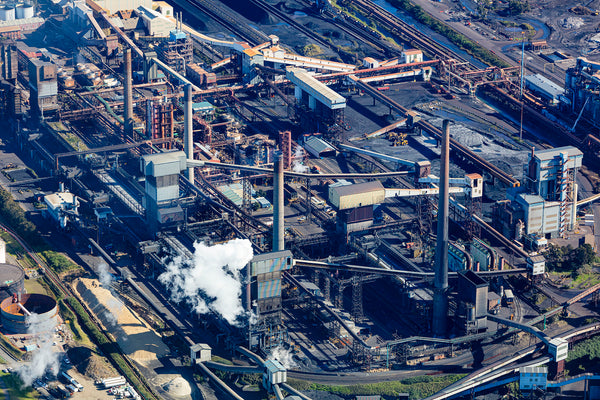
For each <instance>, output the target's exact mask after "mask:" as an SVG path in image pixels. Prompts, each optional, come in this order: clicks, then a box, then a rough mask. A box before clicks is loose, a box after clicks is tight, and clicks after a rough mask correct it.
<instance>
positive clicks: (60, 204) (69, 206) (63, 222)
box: [44, 185, 79, 228]
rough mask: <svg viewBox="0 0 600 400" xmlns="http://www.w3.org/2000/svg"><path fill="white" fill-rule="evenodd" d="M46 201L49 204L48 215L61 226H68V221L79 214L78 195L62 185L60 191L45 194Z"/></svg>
mask: <svg viewBox="0 0 600 400" xmlns="http://www.w3.org/2000/svg"><path fill="white" fill-rule="evenodd" d="M61 186H62V185H61ZM44 203H46V206H47V209H46V215H47V216H49V217H51V218H52V219H54V220H55V221H56V222H58V224H59V225H60V227H61V228H64V227H66V226H67V222H69V220H71V219H73V218H76V217H77V215H78V210H77V209H78V207H79V200H77V196H75V195H74V194H73V193H69V192H68V191H64V190H63V189H62V187H61V190H60V191H59V192H56V193H52V194H49V195H46V196H44Z"/></svg>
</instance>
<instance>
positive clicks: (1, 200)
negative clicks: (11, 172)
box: [0, 188, 41, 245]
mask: <svg viewBox="0 0 600 400" xmlns="http://www.w3.org/2000/svg"><path fill="white" fill-rule="evenodd" d="M0 221H3V222H4V223H6V224H7V225H8V226H9V227H10V228H11V229H13V230H14V231H15V232H16V233H17V234H18V235H19V236H21V237H22V238H23V239H24V240H25V241H27V242H29V243H32V244H38V245H39V244H40V243H41V238H40V236H39V235H38V233H37V229H36V227H35V225H34V224H32V223H31V222H30V221H28V220H27V218H26V217H25V211H24V210H23V209H22V208H21V207H20V206H19V205H18V204H17V203H16V202H15V201H14V200H13V198H12V196H11V194H10V193H9V192H7V191H6V190H4V189H2V188H0Z"/></svg>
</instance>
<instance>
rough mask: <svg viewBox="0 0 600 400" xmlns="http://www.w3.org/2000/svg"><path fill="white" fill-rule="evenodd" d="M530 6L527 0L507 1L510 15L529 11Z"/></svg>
mask: <svg viewBox="0 0 600 400" xmlns="http://www.w3.org/2000/svg"><path fill="white" fill-rule="evenodd" d="M530 10H531V7H530V6H529V2H528V1H527V0H525V1H521V0H509V1H508V13H509V14H510V15H519V14H523V13H525V12H527V11H530Z"/></svg>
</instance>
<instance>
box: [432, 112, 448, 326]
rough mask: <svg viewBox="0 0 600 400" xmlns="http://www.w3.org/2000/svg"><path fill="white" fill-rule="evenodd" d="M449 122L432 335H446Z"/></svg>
mask: <svg viewBox="0 0 600 400" xmlns="http://www.w3.org/2000/svg"><path fill="white" fill-rule="evenodd" d="M449 123H450V121H449V120H447V119H445V120H444V123H443V128H442V152H441V157H440V194H439V203H438V214H437V215H438V220H437V242H436V246H435V265H434V268H435V278H434V281H433V283H434V287H433V324H432V326H433V334H434V335H436V336H445V335H446V319H447V318H448V317H447V314H448V293H447V292H448V204H449V194H448V191H449V180H450V171H449V169H450V126H449Z"/></svg>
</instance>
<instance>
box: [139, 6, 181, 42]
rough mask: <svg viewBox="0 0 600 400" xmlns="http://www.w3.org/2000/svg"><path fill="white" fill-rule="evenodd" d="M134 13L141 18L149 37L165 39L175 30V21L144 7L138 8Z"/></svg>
mask: <svg viewBox="0 0 600 400" xmlns="http://www.w3.org/2000/svg"><path fill="white" fill-rule="evenodd" d="M136 12H137V13H138V15H139V16H140V18H142V21H143V23H144V26H145V27H146V31H147V32H148V35H150V36H159V37H167V36H169V33H170V32H171V31H172V30H174V29H175V21H174V20H171V19H169V18H167V17H165V16H164V15H163V14H161V13H159V12H157V11H154V10H152V9H151V8H149V7H146V6H139V7H138V8H137V9H136Z"/></svg>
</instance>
